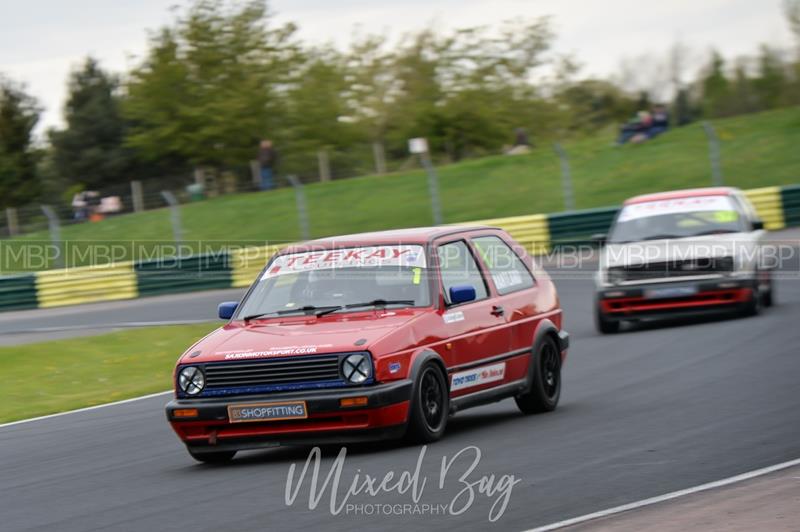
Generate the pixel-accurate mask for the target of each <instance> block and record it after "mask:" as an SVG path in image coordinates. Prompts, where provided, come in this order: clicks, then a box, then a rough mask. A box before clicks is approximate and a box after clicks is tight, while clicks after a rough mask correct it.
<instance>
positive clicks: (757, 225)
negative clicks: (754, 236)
mask: <svg viewBox="0 0 800 532" xmlns="http://www.w3.org/2000/svg"><path fill="white" fill-rule="evenodd" d="M752 226H753V231H760V230H762V229H764V221H763V220H753V223H752Z"/></svg>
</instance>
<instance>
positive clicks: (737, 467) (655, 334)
mask: <svg viewBox="0 0 800 532" xmlns="http://www.w3.org/2000/svg"><path fill="white" fill-rule="evenodd" d="M789 269H790V270H792V269H793V271H794V273H790V274H788V275H786V276H785V278H782V279H780V280H779V281H778V282H777V293H778V305H777V306H776V307H774V308H772V309H768V310H766V311H765V312H764V313H763V314H761V315H760V316H758V317H754V318H739V319H705V320H702V321H698V320H692V321H683V322H668V323H661V324H657V325H647V326H643V327H638V328H635V329H633V330H629V331H626V332H624V333H621V334H618V335H611V336H599V335H598V334H596V333H595V331H594V329H593V325H592V316H591V297H592V296H591V294H592V292H591V282H590V281H589V280H588V279H586V278H585V276H584V278H577V279H567V278H562V279H559V280H558V281H557V284H558V288H559V293H560V296H561V299H562V305H563V306H564V309H565V313H566V328H567V329H568V330H569V331H570V333H571V334H572V348H571V350H570V353H569V357H568V359H567V363H566V365H565V367H564V373H563V377H564V388H563V394H562V401H561V404H560V406H559V408H558V410H557V411H556V412H554V413H550V414H544V415H537V416H529V417H525V416H522V415H520V414H519V413H518V411H517V409H516V406H515V405H514V403H513V401H510V400H506V401H503V402H500V403H496V404H493V405H489V406H485V407H481V408H476V409H473V410H467V411H465V412H462V413H459V414H458V415H456V416H455V417H453V418H451V420H450V424H449V426H448V431H447V435H446V436H445V438H444V439H443V440H442V441H440V442H438V443H436V444H433V445H431V446H429V447H428V448H427V449H426V452H425V456H424V459H423V460H422V467H421V470H420V474H419V479H420V482H421V481H422V480H423V479H426V483H425V485H424V489H423V490H422V494H421V497H420V499H419V504H420V505H425V504H428V505H437V504H445V505H446V504H449V503H450V502H451V501H452V499H453V498H454V497H455V496H456V494H457V493H458V492H459V491H461V490H462V488H464V484H463V483H462V482H461V481H460V480H459V477H461V476H462V475H466V477H465V480H466V481H467V482H475V481H478V480H479V479H480V478H481V477H483V476H484V475H486V476H488V475H495V478H496V479H497V478H499V477H501V476H503V475H514V477H515V479H516V480H519V482H518V483H517V484H515V485H514V486H513V489H512V490H511V494H510V497H509V500H508V506H507V509H506V510H505V512H504V514H503V515H502V517H501V518H500V519H499V520H497V521H496V522H494V523H490V522H489V521H488V516H489V513H490V507H491V505H492V504H493V503H494V501H495V500H496V499H498V497H499V494H494V495H492V496H486V495H484V494H481V493H478V492H477V490H478V488H477V486H475V488H474V489H475V500H474V502H473V504H472V505H471V506H470V507H469V509H467V510H466V511H464V512H463V513H462V514H460V515H449V514H443V513H440V514H438V515H431V514H426V515H416V514H414V513H411V512H413V511H414V507H410V506H409V507H406V508H403V507H402V506H393V507H386V506H382V507H378V506H377V505H384V504H400V505H402V504H409V505H410V504H413V502H414V501H413V499H412V496H411V493H406V494H398V493H394V492H392V493H388V494H387V493H381V494H378V495H375V496H369V495H366V494H363V493H362V494H360V495H356V496H352V497H351V498H350V499H349V501H348V502H349V503H351V504H354V505H361V504H363V505H368V506H361V507H359V506H354V507H350V508H349V509H348V507H347V506H345V507H343V509H342V511H341V512H340V513H338V514H337V515H332V513H331V511H330V508H329V506H330V494H331V491H332V490H331V486H328V489H327V490H326V491H324V493H323V496H322V498H321V500H320V503H319V506H317V507H316V508H315V509H313V510H310V509H309V484H310V482H309V481H310V478H309V477H310V474H311V471H309V474H308V475H307V476H306V479H305V481H304V484H303V485H302V487H301V489H300V491H299V492H298V495H297V498H296V499H295V501H294V503H293V504H292V505H291V506H287V504H286V502H285V488H286V482H287V474H288V471H289V468H290V465H291V464H293V463H297V465H298V467H299V468H300V469H302V465H303V463H304V462H305V459H306V457H307V456H308V451H309V450H308V449H307V448H298V449H295V448H280V449H273V450H266V451H259V452H249V453H242V454H240V456H239V457H237V459H236V460H235V461H234V462H233V463H232V464H231V465H229V466H224V467H213V466H203V465H198V464H195V463H194V462H193V460H192V459H191V458H190V457H189V456H188V455H187V454H186V452H185V450H184V449H183V447H182V446H181V444H180V443H179V442H178V440H177V438H176V437H175V436H174V434H172V432H171V429H170V428H169V427H168V425H167V423H166V421H165V419H164V414H163V405H164V403H165V402H166V400H167V396H166V395H165V396H160V397H155V398H150V399H145V400H141V401H135V402H130V403H126V404H121V405H116V406H111V407H107V408H101V409H97V410H91V411H86V412H80V413H75V414H69V415H65V416H60V417H54V418H50V419H44V420H40V421H34V422H30V423H24V424H19V425H12V426H7V427H0V530H3V531H17V530H59V531H64V532H66V531H72V530H81V531H83V530H124V531H139V530H142V531H167V530H181V531H186V530H192V531H205V530H208V531H212V530H213V531H219V530H237V531H251V530H252V531H256V530H258V531H263V530H305V529H313V530H323V529H324V530H341V531H345V530H348V531H349V530H352V529H354V528H355V527H365V528H366V527H368V528H370V529H380V530H384V529H386V530H408V529H414V530H442V529H459V530H522V529H527V528H531V527H534V526H539V525H545V524H548V523H551V522H555V521H560V520H563V519H567V518H570V517H575V516H579V515H582V514H587V513H590V512H594V511H598V510H602V509H605V508H609V507H612V506H617V505H621V504H625V503H629V502H632V501H636V500H640V499H644V498H648V497H652V496H656V495H660V494H663V493H667V492H671V491H675V490H679V489H683V488H687V487H691V486H694V485H698V484H703V483H706V482H710V481H714V480H718V479H721V478H725V477H729V476H732V475H736V474H739V473H742V472H745V471H749V470H753V469H757V468H761V467H765V466H769V465H772V464H776V463H779V462H783V461H787V460H791V459H795V458H798V457H800V393H799V392H800V326H798V323H800V321H799V320H798V318H800V279H798V276H797V264H796V261H795V262H794V264H792V265H790V266H789ZM578 277H581V276H578ZM229 294H230V292H226V293H221V294H202V295H195V296H181V297H179V298H175V299H170V298H167V299H165V300H164V301H165V303H164V304H163V305H162V306H163V307H165V308H166V307H169V306H170V305H173V307H174V306H175V305H177V306H178V307H179V308H181V309H188V308H191V309H192V312H198V313H200V312H203V313H205V314H204V315H203V316H200V317H202V318H205V317H206V316H207V314H208V310H207V309H203V308H202V305H205V304H209V305H212V301H211V300H212V299H213V300H214V301H213V302H217V301H219V300H221V299H225V298H226V297H227V296H229ZM195 298H196V299H195ZM145 301H147V300H145ZM195 303H197V304H195ZM200 303H202V305H201V304H200ZM157 306H159V305H155V303H153V300H150V301H149V302H148V304H147V305H144V306H142V307H139V310H130V309H131V307H128V306H125V305H121V306H120V307H119V308H125V309H127V310H117V311H115V312H119V313H121V314H119V315H118V316H117V317H118V318H120V319H122V318H124V319H125V320H126V321H134V319H135V320H136V321H140V320H143V319H144V320H150V321H152V320H154V319H155V318H157V317H158V313H159V312H163V313H164V316H170V317H172V318H174V317H175V313H174V312H172V313H170V312H167V311H166V310H164V308H162V309H161V310H153V309H154V308H155V307H157ZM143 309H146V314H144V315H143V314H142V310H143ZM210 312H211V314H212V315H213V305H212V309H211V311H210ZM105 315H106V316H107V314H105ZM65 319H66V318H65ZM115 319H116V318H115ZM187 319H188V318H187ZM470 446H475V447H477V448H479V449H480V451H481V454H482V456H481V460H480V462H479V464H478V465H477V466H476V467H475V468H474V469H473V470H472V471H471V472H468V471H467V470H468V466H469V465H470V463H472V455H471V454H470V453H471V451H469V450H468V451H466V452H465V453H464V454H462V455H461V457H460V458H456V459H455V460H454V462H453V465H452V466H451V468H450V470H449V471H448V473H447V474H446V476H445V477H444V485H443V487H442V488H441V489H440V481H441V474H440V473H441V463H442V459H443V457H446V458H447V459H453V457H454V456H456V454H457V453H458V452H459V451H461V450H462V449H465V448H469V447H470ZM338 451H339V449H338V448H334V447H326V448H323V455H324V459H323V461H322V466H321V469H320V479H319V483H318V485H319V486H320V487H321V485H322V483H323V481H324V480H325V477H326V476H327V474H328V472H329V470H330V468H331V465H332V463H333V460H334V458H335V457H336V454H337V453H338ZM419 455H420V448H419V447H412V446H403V445H400V444H393V443H382V444H373V445H360V446H350V447H349V448H348V454H347V458H346V460H345V465H344V467H343V472H342V475H341V477H340V486H339V490H338V492H337V493H338V497H337V501H338V502H341V501H342V499H343V497H344V496H345V494H346V492H347V487H348V486H349V485H350V483H351V482H352V480H353V477H354V475H356V474H360V475H362V477H361V478H363V476H364V475H371V476H373V477H378V478H379V479H380V478H382V477H383V476H384V475H385V474H386V473H387V472H389V471H394V472H395V475H400V474H401V473H402V472H403V471H405V470H409V471H411V472H413V471H414V469H415V466H416V462H417V459H418V456H419ZM297 473H299V471H296V473H295V474H296V475H297ZM464 501H465V499H464V494H462V497H461V498H459V499H457V500H456V501H455V504H454V506H453V509H458V508H460V507H461V505H462V504H463V503H464ZM416 508H417V509H419V510H422V509H423V507H422V506H418V507H416ZM497 508H498V507H496V509H497ZM403 512H405V513H403ZM367 513H372V515H365V514H367ZM386 513H389V514H390V515H385V514H386ZM396 513H400V515H395V514H396Z"/></svg>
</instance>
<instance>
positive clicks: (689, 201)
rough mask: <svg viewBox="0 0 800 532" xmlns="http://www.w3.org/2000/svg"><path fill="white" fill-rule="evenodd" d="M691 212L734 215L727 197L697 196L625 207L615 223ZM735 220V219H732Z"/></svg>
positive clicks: (733, 209)
mask: <svg viewBox="0 0 800 532" xmlns="http://www.w3.org/2000/svg"><path fill="white" fill-rule="evenodd" d="M691 212H720V213H734V214H735V212H736V208H735V207H734V206H733V204H732V203H731V200H730V198H729V197H728V196H699V197H695V198H675V199H667V200H661V201H646V202H643V203H633V204H631V205H626V206H625V207H623V208H622V212H620V213H619V218H618V220H617V222H628V221H630V220H636V219H639V218H648V217H650V216H661V215H664V214H682V213H691ZM734 219H735V218H734Z"/></svg>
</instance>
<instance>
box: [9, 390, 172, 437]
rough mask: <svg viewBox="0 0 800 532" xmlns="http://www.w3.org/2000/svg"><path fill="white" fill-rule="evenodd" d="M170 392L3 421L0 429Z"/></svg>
mask: <svg viewBox="0 0 800 532" xmlns="http://www.w3.org/2000/svg"><path fill="white" fill-rule="evenodd" d="M168 393H172V390H165V391H163V392H156V393H151V394H148V395H140V396H139V397H131V398H130V399H122V400H121V401H114V402H113V403H103V404H102V405H94V406H87V407H84V408H78V409H76V410H67V411H66V412H56V413H55V414H48V415H46V416H39V417H31V418H28V419H20V420H17V421H11V422H9V423H3V424H2V425H0V429H4V428H6V427H11V426H14V425H22V424H23V423H31V422H33V421H43V420H45V419H51V418H54V417H61V416H66V415H69V414H79V413H80V412H88V411H90V410H98V409H100V408H106V407H108V406H117V405H123V404H125V403H133V402H134V401H141V400H142V399H151V398H153V397H158V396H160V395H165V394H168Z"/></svg>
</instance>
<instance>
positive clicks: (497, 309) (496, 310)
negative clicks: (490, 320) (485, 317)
mask: <svg viewBox="0 0 800 532" xmlns="http://www.w3.org/2000/svg"><path fill="white" fill-rule="evenodd" d="M505 312H506V311H505V309H503V307H501V306H500V305H495V306H493V307H492V316H502V315H503V314H505Z"/></svg>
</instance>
